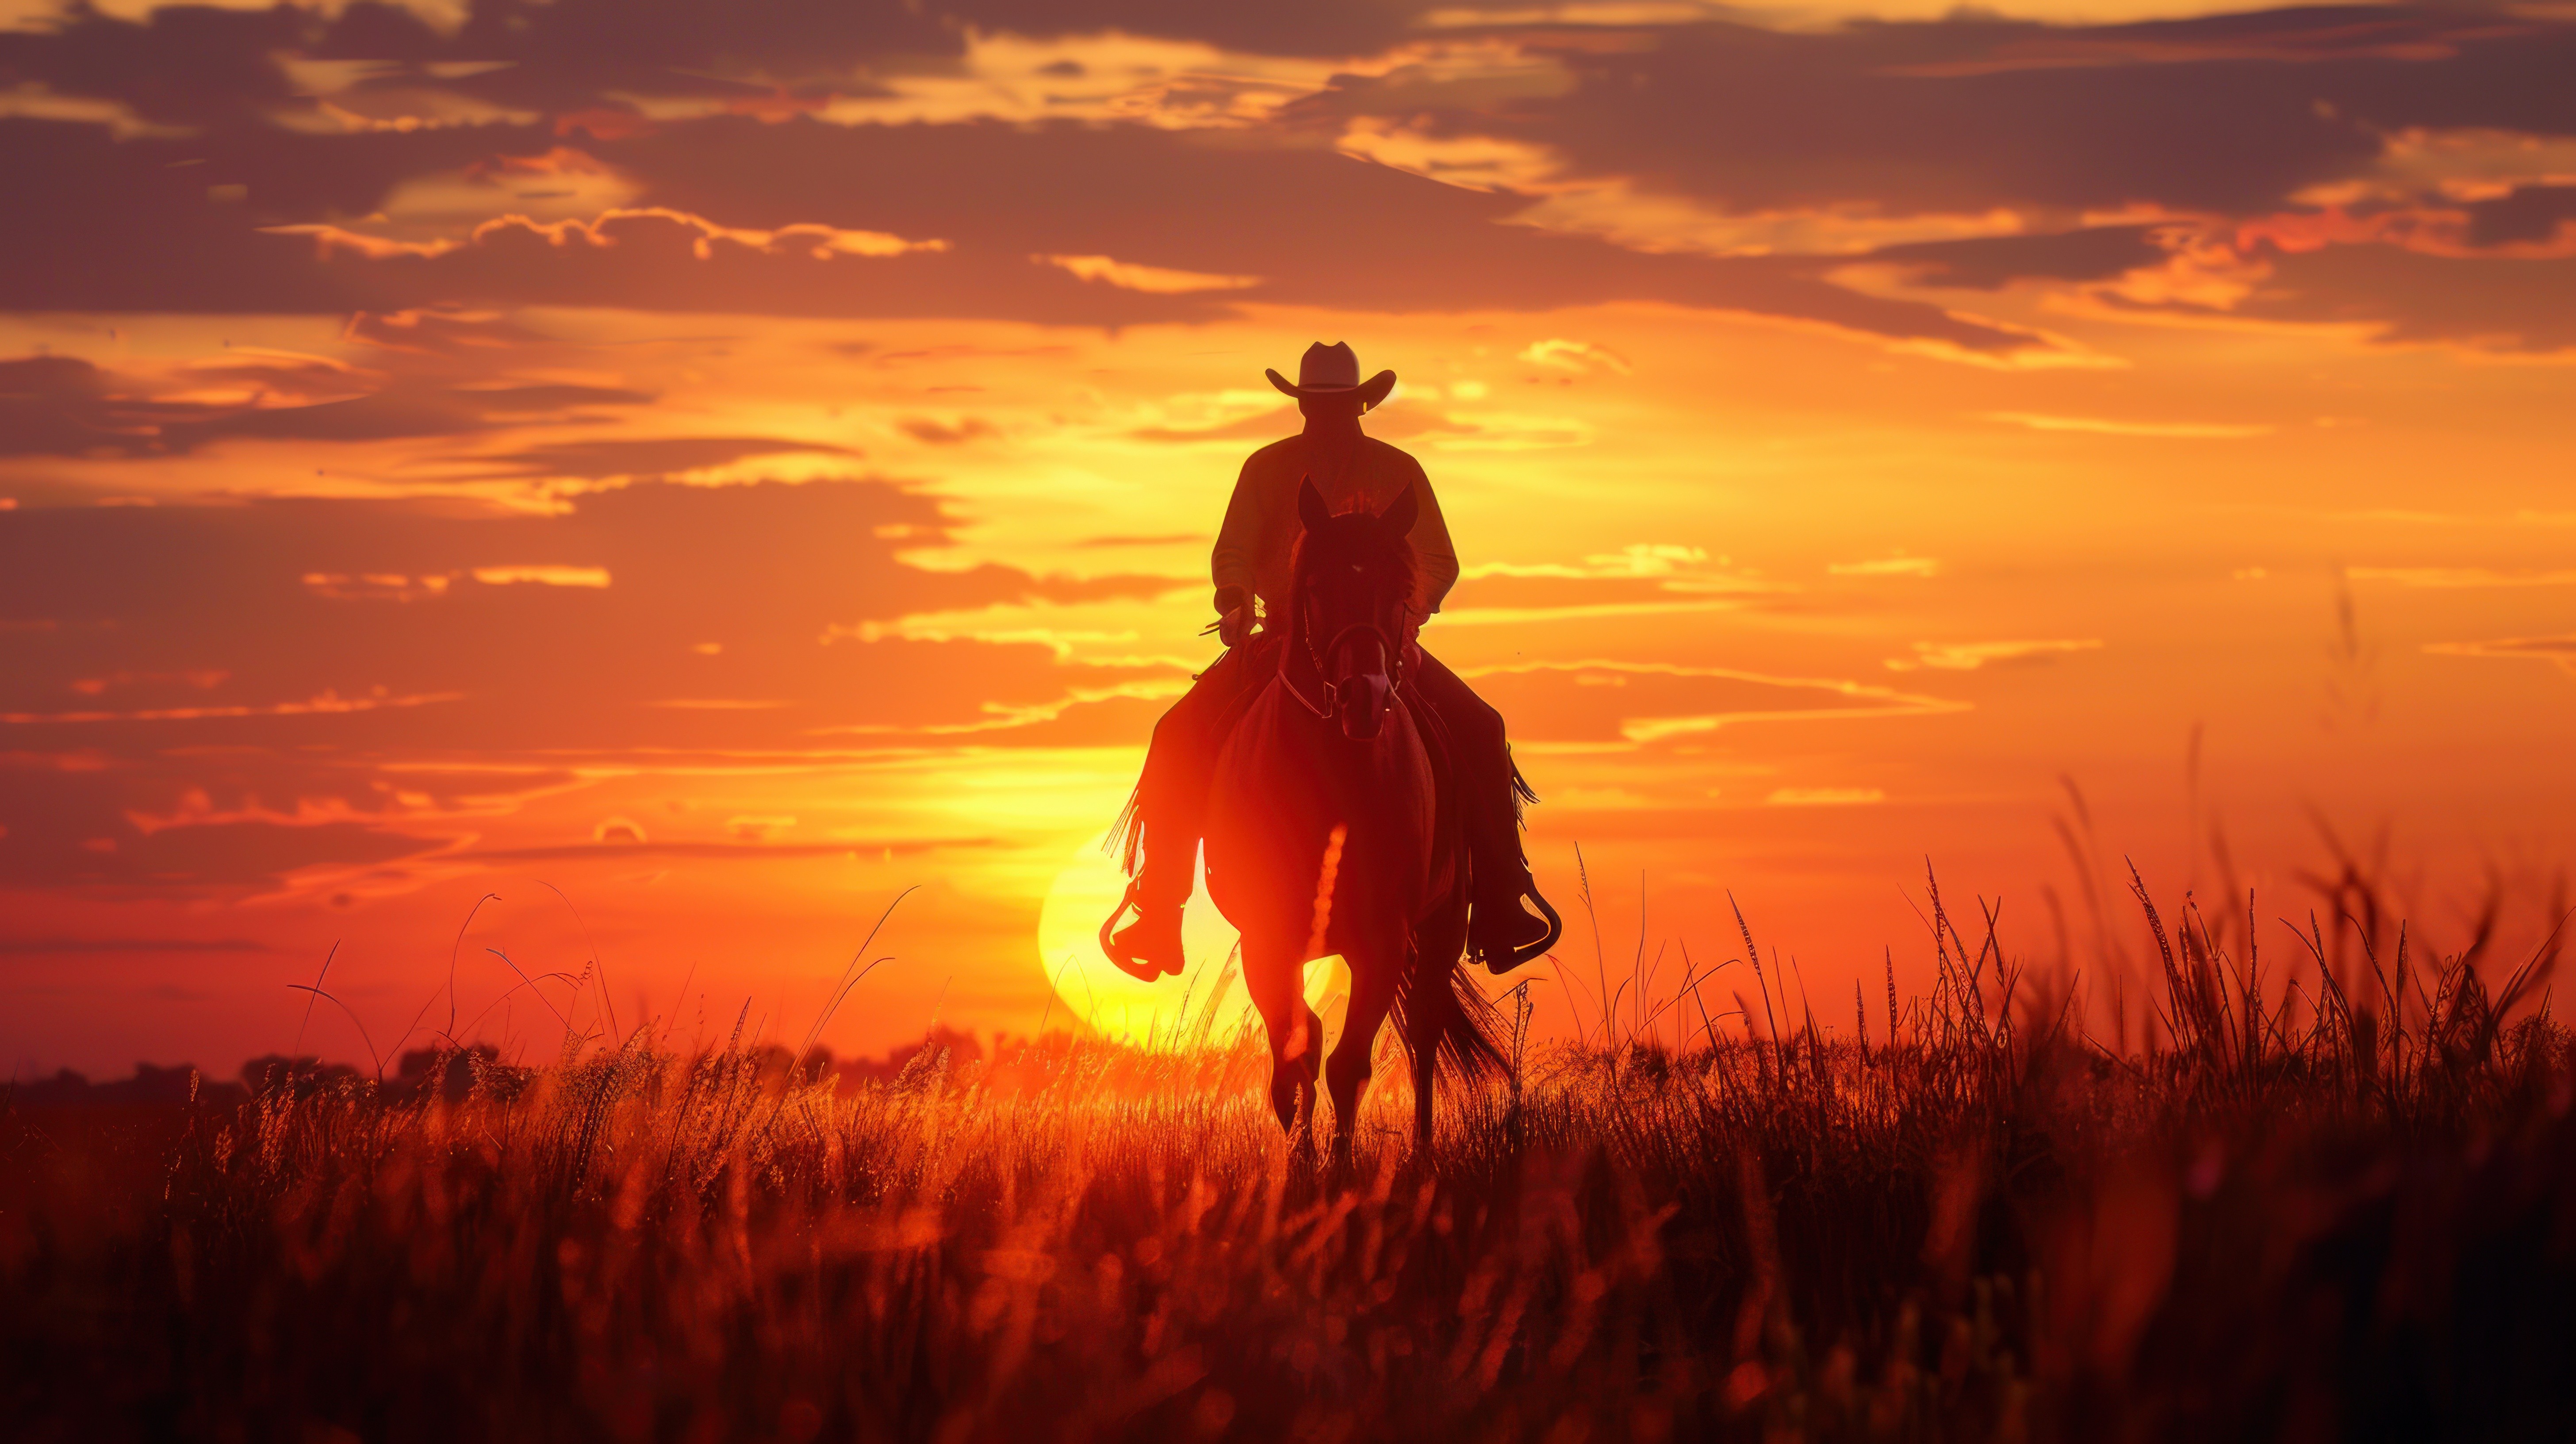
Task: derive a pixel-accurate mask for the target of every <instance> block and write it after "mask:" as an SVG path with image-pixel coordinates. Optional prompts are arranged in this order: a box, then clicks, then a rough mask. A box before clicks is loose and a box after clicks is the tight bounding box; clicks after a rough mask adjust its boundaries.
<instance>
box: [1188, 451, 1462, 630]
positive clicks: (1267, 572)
mask: <svg viewBox="0 0 2576 1444" xmlns="http://www.w3.org/2000/svg"><path fill="white" fill-rule="evenodd" d="M1310 477H1311V478H1312V479H1313V480H1314V483H1315V489H1316V490H1317V491H1319V492H1322V493H1323V496H1324V503H1325V505H1327V506H1329V507H1331V508H1332V509H1333V510H1334V511H1335V512H1336V513H1339V512H1346V511H1351V510H1354V509H1357V508H1365V509H1367V510H1369V511H1373V512H1375V511H1384V510H1385V509H1386V508H1387V506H1388V505H1389V504H1390V503H1392V502H1393V501H1394V500H1395V499H1396V497H1398V496H1400V495H1402V494H1403V492H1404V488H1405V487H1406V485H1407V484H1410V485H1411V486H1412V487H1413V489H1414V498H1415V500H1416V501H1417V503H1418V504H1419V505H1420V507H1421V518H1420V519H1419V520H1417V521H1416V522H1414V524H1413V531H1412V533H1411V535H1410V537H1409V538H1408V539H1409V540H1410V541H1411V542H1412V543H1413V554H1414V559H1415V563H1416V565H1417V566H1418V568H1419V571H1418V574H1417V580H1416V582H1415V585H1414V598H1413V613H1414V620H1415V621H1416V622H1417V623H1419V622H1420V621H1421V619H1422V618H1424V617H1427V616H1429V615H1430V614H1431V613H1433V612H1436V611H1438V610H1440V599H1441V598H1442V597H1445V596H1447V595H1448V594H1449V587H1450V584H1451V583H1453V582H1455V581H1457V580H1458V553H1457V550H1456V548H1454V547H1452V546H1451V545H1450V544H1449V524H1448V523H1447V522H1446V521H1443V520H1442V519H1441V516H1440V502H1439V500H1438V499H1437V498H1436V497H1434V496H1433V495H1432V494H1431V479H1430V478H1429V477H1426V476H1424V475H1423V474H1422V463H1420V462H1418V461H1415V460H1414V459H1413V458H1412V457H1410V456H1408V455H1406V454H1405V453H1404V452H1402V451H1400V450H1398V449H1396V448H1395V447H1392V446H1389V445H1387V444H1386V443H1385V442H1383V441H1380V440H1378V439H1377V438H1375V437H1373V436H1362V437H1359V438H1358V442H1357V445H1356V446H1355V447H1351V446H1335V445H1329V444H1324V443H1319V442H1317V441H1316V440H1315V439H1314V438H1313V437H1311V436H1308V435H1306V434H1304V433H1300V434H1298V435H1296V436H1291V437H1288V438H1287V439H1285V440H1282V441H1274V442H1272V443H1271V444H1269V445H1268V446H1265V447H1263V448H1261V449H1260V450H1259V451H1256V452H1254V453H1252V455H1251V456H1249V457H1247V458H1245V460H1244V463H1243V475H1242V476H1240V477H1238V478H1236V480H1235V483H1234V499H1233V500H1232V501H1230V502H1228V503H1227V504H1226V508H1225V526H1224V527H1223V528H1222V529H1221V530H1219V531H1218V533H1217V538H1216V551H1215V553H1214V554H1213V555H1211V556H1210V557H1209V558H1208V569H1209V571H1210V572H1211V573H1212V574H1213V575H1214V576H1215V578H1216V585H1217V590H1218V591H1219V592H1222V591H1224V590H1225V589H1226V588H1227V587H1242V588H1245V589H1246V590H1248V591H1250V592H1251V593H1252V594H1253V595H1254V596H1257V597H1259V598H1260V599H1261V605H1262V608H1263V610H1264V611H1266V612H1268V613H1269V614H1271V615H1273V616H1276V615H1277V614H1278V612H1279V610H1280V608H1281V607H1283V606H1285V605H1286V604H1287V600H1288V585H1289V581H1290V566H1291V563H1292V561H1293V559H1294V557H1295V554H1296V546H1297V538H1298V536H1299V535H1300V534H1301V533H1302V532H1303V531H1304V530H1305V527H1304V524H1303V523H1301V522H1300V521H1298V519H1297V485H1298V483H1299V482H1301V481H1304V480H1307V479H1308V478H1310Z"/></svg>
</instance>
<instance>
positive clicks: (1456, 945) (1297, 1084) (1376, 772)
mask: <svg viewBox="0 0 2576 1444" xmlns="http://www.w3.org/2000/svg"><path fill="white" fill-rule="evenodd" d="M1418 505H1419V503H1418V501H1417V500H1416V498H1415V496H1414V493H1413V490H1412V488H1410V487H1408V488H1406V489H1405V492H1404V494H1403V495H1401V496H1399V497H1397V498H1396V500H1395V501H1394V502H1393V503H1391V504H1390V505H1389V506H1388V507H1387V509H1386V510H1385V511H1384V512H1383V513H1380V514H1378V515H1374V516H1372V515H1370V514H1368V513H1367V512H1364V511H1354V512H1350V513H1346V514H1343V515H1339V516H1336V515H1334V514H1333V513H1332V512H1331V511H1330V509H1329V508H1328V507H1327V506H1326V505H1325V502H1324V499H1323V496H1322V494H1321V493H1319V492H1317V491H1316V490H1315V486H1314V483H1313V482H1311V481H1309V482H1306V483H1305V484H1304V485H1302V486H1301V487H1300V488H1299V490H1298V495H1297V514H1298V519H1299V520H1300V521H1301V522H1302V523H1303V524H1304V526H1305V534H1304V536H1303V537H1301V538H1300V539H1299V542H1298V545H1297V552H1296V560H1295V564H1294V568H1293V572H1292V577H1293V580H1292V583H1291V587H1290V591H1289V597H1288V601H1287V605H1286V607H1285V608H1284V609H1283V610H1284V611H1285V614H1286V615H1285V617H1284V619H1273V621H1272V622H1270V623H1268V624H1266V625H1279V624H1281V623H1282V622H1283V621H1284V629H1285V636H1284V638H1283V641H1282V643H1281V645H1279V646H1278V647H1277V649H1276V650H1277V651H1278V654H1279V670H1278V673H1277V675H1276V676H1274V677H1272V678H1270V679H1269V680H1268V681H1267V682H1264V683H1258V684H1256V687H1257V691H1255V692H1254V693H1253V695H1252V697H1251V699H1250V701H1249V702H1248V704H1247V705H1246V706H1245V708H1244V710H1243V712H1242V714H1241V716H1240V719H1239V720H1238V721H1237V722H1236V723H1235V725H1234V726H1233V727H1232V728H1231V729H1230V730H1229V731H1228V733H1227V735H1226V738H1225V741H1224V744H1223V746H1222V747H1221V748H1220V750H1219V752H1218V754H1217V761H1216V772H1215V778H1214V785H1213V786H1212V788H1211V790H1210V792H1209V797H1208V811H1207V815H1206V824H1205V834H1204V836H1205V844H1204V845H1205V857H1206V863H1207V885H1208V894H1209V896H1210V897H1211V898H1212V899H1213V900H1214V901H1215V903H1216V905H1217V907H1218V908H1219V910H1221V911H1222V912H1223V913H1224V914H1225V916H1226V919H1227V920H1228V921H1229V922H1231V923H1233V924H1234V926H1235V928H1236V930H1237V931H1238V932H1240V933H1241V934H1242V938H1243V943H1242V946H1243V977H1244V982H1245V985H1246V986H1247V987H1248V988H1249V990H1250V991H1251V994H1252V1000H1253V1005H1254V1007H1255V1008H1257V1009H1258V1010H1259V1012H1260V1014H1261V1021H1262V1025H1263V1027H1264V1029H1265V1030H1266V1031H1267V1032H1268V1034H1269V1041H1270V1058H1271V1081H1270V1101H1271V1106H1272V1108H1273V1109H1274V1110H1276V1111H1277V1113H1278V1115H1279V1125H1280V1127H1281V1128H1282V1129H1284V1130H1286V1131H1287V1133H1288V1135H1289V1136H1290V1138H1292V1139H1295V1140H1298V1141H1299V1143H1300V1145H1301V1146H1306V1147H1311V1146H1312V1142H1313V1137H1314V1131H1313V1130H1314V1109H1315V1082H1316V1076H1317V1073H1318V1071H1319V1068H1318V1058H1317V1055H1318V1054H1319V1053H1320V1052H1321V1049H1322V1042H1323V1031H1322V1027H1321V1023H1320V1021H1319V1020H1318V1019H1317V1018H1316V1016H1315V1013H1314V1010H1313V1009H1312V1008H1310V1007H1308V1006H1307V1003H1306V999H1305V993H1304V989H1303V988H1302V987H1301V986H1300V984H1301V981H1302V979H1303V977H1304V973H1305V964H1306V963H1307V962H1309V961H1310V960H1312V959H1315V958H1318V957H1323V956H1326V955H1328V954H1333V953H1339V954H1340V955H1341V956H1342V957H1343V958H1344V959H1345V960H1346V961H1347V962H1348V963H1349V964H1350V972H1351V995H1350V1010H1349V1013H1348V1015H1347V1019H1346V1021H1345V1023H1344V1026H1343V1029H1342V1037H1341V1041H1340V1044H1339V1046H1337V1047H1335V1048H1334V1049H1333V1055H1332V1058H1331V1060H1330V1062H1328V1063H1324V1064H1322V1065H1321V1069H1320V1071H1321V1072H1322V1073H1323V1075H1324V1077H1325V1081H1326V1083H1327V1086H1329V1088H1330V1089H1331V1091H1332V1098H1333V1130H1334V1139H1333V1143H1334V1153H1335V1156H1336V1158H1337V1159H1340V1160H1343V1161H1347V1160H1348V1159H1349V1157H1350V1152H1351V1142H1352V1130H1353V1128H1354V1127H1355V1126H1356V1124H1357V1122H1358V1116H1359V1100H1360V1095H1361V1093H1362V1092H1363V1091H1364V1090H1365V1089H1366V1087H1367V1085H1368V1080H1369V1073H1370V1067H1371V1065H1370V1058H1371V1053H1372V1050H1373V1049H1374V1047H1375V1045H1376V1042H1377V1035H1378V1030H1379V1028H1380V1027H1381V1026H1382V1025H1383V1024H1384V1023H1385V1021H1386V1019H1387V1016H1388V1014H1389V1013H1390V1012H1392V1013H1393V1014H1394V1015H1395V1017H1396V1019H1397V1023H1398V1027H1399V1030H1400V1032H1401V1033H1402V1035H1403V1038H1404V1041H1405V1045H1406V1048H1407V1050H1408V1052H1409V1053H1410V1055H1411V1059H1412V1064H1413V1090H1414V1092H1413V1097H1414V1115H1413V1126H1414V1136H1415V1138H1416V1140H1417V1141H1418V1143H1419V1144H1421V1145H1424V1146H1427V1145H1428V1144H1429V1143H1430V1141H1431V1131H1432V1090H1433V1084H1434V1079H1435V1074H1436V1073H1437V1071H1438V1070H1439V1067H1440V1065H1442V1064H1443V1063H1446V1064H1447V1065H1448V1067H1449V1069H1450V1071H1451V1072H1452V1073H1453V1075H1455V1076H1458V1077H1461V1078H1464V1079H1473V1078H1477V1077H1482V1076H1490V1075H1492V1074H1495V1073H1499V1072H1500V1071H1502V1070H1503V1068H1504V1066H1505V1064H1504V1060H1503V1054H1502V1050H1501V1048H1500V1047H1499V1046H1498V1045H1497V1043H1496V1042H1495V1032H1496V1028H1497V1019H1496V1015H1495V1011H1494V1008H1493V1006H1492V1004H1491V1003H1489V1002H1488V1001H1487V1000H1486V998H1485V995H1484V994H1483V993H1482V992H1481V991H1479V990H1478V989H1477V988H1476V987H1475V986H1474V984H1472V983H1471V982H1469V981H1468V980H1467V978H1466V977H1465V976H1464V975H1463V974H1462V973H1461V971H1460V969H1459V966H1458V964H1459V960H1460V957H1461V955H1462V954H1463V953H1464V952H1465V949H1466V940H1467V907H1468V898H1467V891H1466V887H1465V883H1466V875H1467V867H1466V858H1465V851H1464V839H1463V833H1462V828H1461V825H1460V822H1459V811H1458V805H1457V802H1456V789H1455V788H1454V787H1451V786H1447V785H1444V781H1443V778H1442V771H1443V770H1444V767H1445V760H1444V749H1443V747H1442V738H1441V735H1440V727H1439V721H1438V718H1437V717H1436V715H1434V714H1433V713H1432V712H1431V711H1430V710H1429V709H1428V708H1423V707H1419V706H1416V705H1414V704H1412V703H1411V702H1410V701H1409V700H1408V698H1407V697H1406V695H1405V691H1404V644H1403V641H1402V638H1403V637H1404V623H1405V610H1406V607H1407V605H1408V604H1409V602H1410V600H1411V598H1412V596H1413V591H1414V559H1413V550H1412V547H1411V546H1410V545H1409V544H1408V543H1407V542H1406V540H1405V536H1406V534H1407V533H1408V532H1410V531H1411V530H1412V529H1413V523H1414V517H1415V511H1416V508H1417V507H1418Z"/></svg>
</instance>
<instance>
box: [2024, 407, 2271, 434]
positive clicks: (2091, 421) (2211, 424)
mask: <svg viewBox="0 0 2576 1444" xmlns="http://www.w3.org/2000/svg"><path fill="white" fill-rule="evenodd" d="M1983 419H1985V420H1987V421H1999V422H2002V423H2003V424H2005V425H2007V426H2026V427H2029V428H2030V429H2031V430H2033V431H2070V432H2080V433H2083V434H2085V435H2090V436H2143V437H2163V438H2169V439H2173V440H2197V441H2230V440H2241V439H2242V438H2245V437H2249V436H2268V435H2270V434H2271V433H2272V432H2273V431H2274V430H2275V428H2273V427H2270V426H2263V425H2255V424H2250V423H2234V422H2220V421H2119V420H2114V419H2111V418H2109V417H2101V416H2050V415H2046V414H2043V413H2041V412H2036V411H1988V412H1985V413H1984V414H1983Z"/></svg>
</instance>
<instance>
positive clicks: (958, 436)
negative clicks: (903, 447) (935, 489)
mask: <svg viewBox="0 0 2576 1444" xmlns="http://www.w3.org/2000/svg"><path fill="white" fill-rule="evenodd" d="M895 429H896V430H898V431H900V432H902V433H903V434H904V435H906V436H909V437H911V438H912V439H913V440H915V441H918V442H920V443H922V444H923V445H924V446H958V445H962V444H964V443H966V442H969V441H980V440H983V439H985V438H987V437H996V436H999V435H1001V434H1002V432H1001V428H999V427H997V426H995V425H993V423H991V422H989V421H986V420H984V419H983V418H981V417H977V416H969V417H967V418H965V419H964V420H962V421H955V422H944V421H934V420H932V419H931V418H929V417H927V416H907V417H905V418H903V419H902V420H900V421H897V422H896V423H895Z"/></svg>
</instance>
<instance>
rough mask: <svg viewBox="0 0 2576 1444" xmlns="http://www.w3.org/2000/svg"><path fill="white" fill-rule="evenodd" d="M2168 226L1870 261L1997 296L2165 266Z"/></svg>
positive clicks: (2094, 230) (2000, 239) (1950, 247)
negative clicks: (2023, 284) (2029, 286)
mask: <svg viewBox="0 0 2576 1444" xmlns="http://www.w3.org/2000/svg"><path fill="white" fill-rule="evenodd" d="M2167 229H2168V228H2166V227H2159V226H2152V225H2138V226H2093V227H2088V228H2086V229H2083V230H2075V231H2060V232H2056V233H2053V234H2045V235H2014V236H1979V237H1974V238H1969V239H1963V240H1951V241H1921V242H1916V243H1913V244H1909V245H1898V246H1882V247H1880V248H1879V249H1877V250H1875V251H1872V252H1870V253H1869V256H1868V259H1870V260H1872V261H1878V262H1882V263H1888V264H1893V265H1896V266H1899V267H1901V268H1903V269H1905V270H1907V271H1909V272H1910V273H1911V274H1912V277H1913V279H1914V280H1915V281H1917V282H1918V283H1921V284H1926V285H1937V286H1956V287H1959V288H1961V289H1963V290H1973V291H1993V290H2000V289H2002V288H2003V287H2004V286H2006V285H2009V284H2011V283H2013V282H2015V281H2029V280H2049V281H2102V280H2109V279H2111V278H2112V277H2115V276H2120V275H2125V274H2126V273H2128V272H2130V271H2133V270H2137V269H2139V268H2141V267H2145V266H2152V265H2155V264H2157V263H2158V262H2161V261H2162V260H2163V259H2164V258H2165V255H2166V251H2165V248H2164V247H2163V246H2162V245H2159V244H2158V243H2157V240H2156V237H2157V236H2159V235H2160V234H2163V233H2164V231H2165V230H2167Z"/></svg>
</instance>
